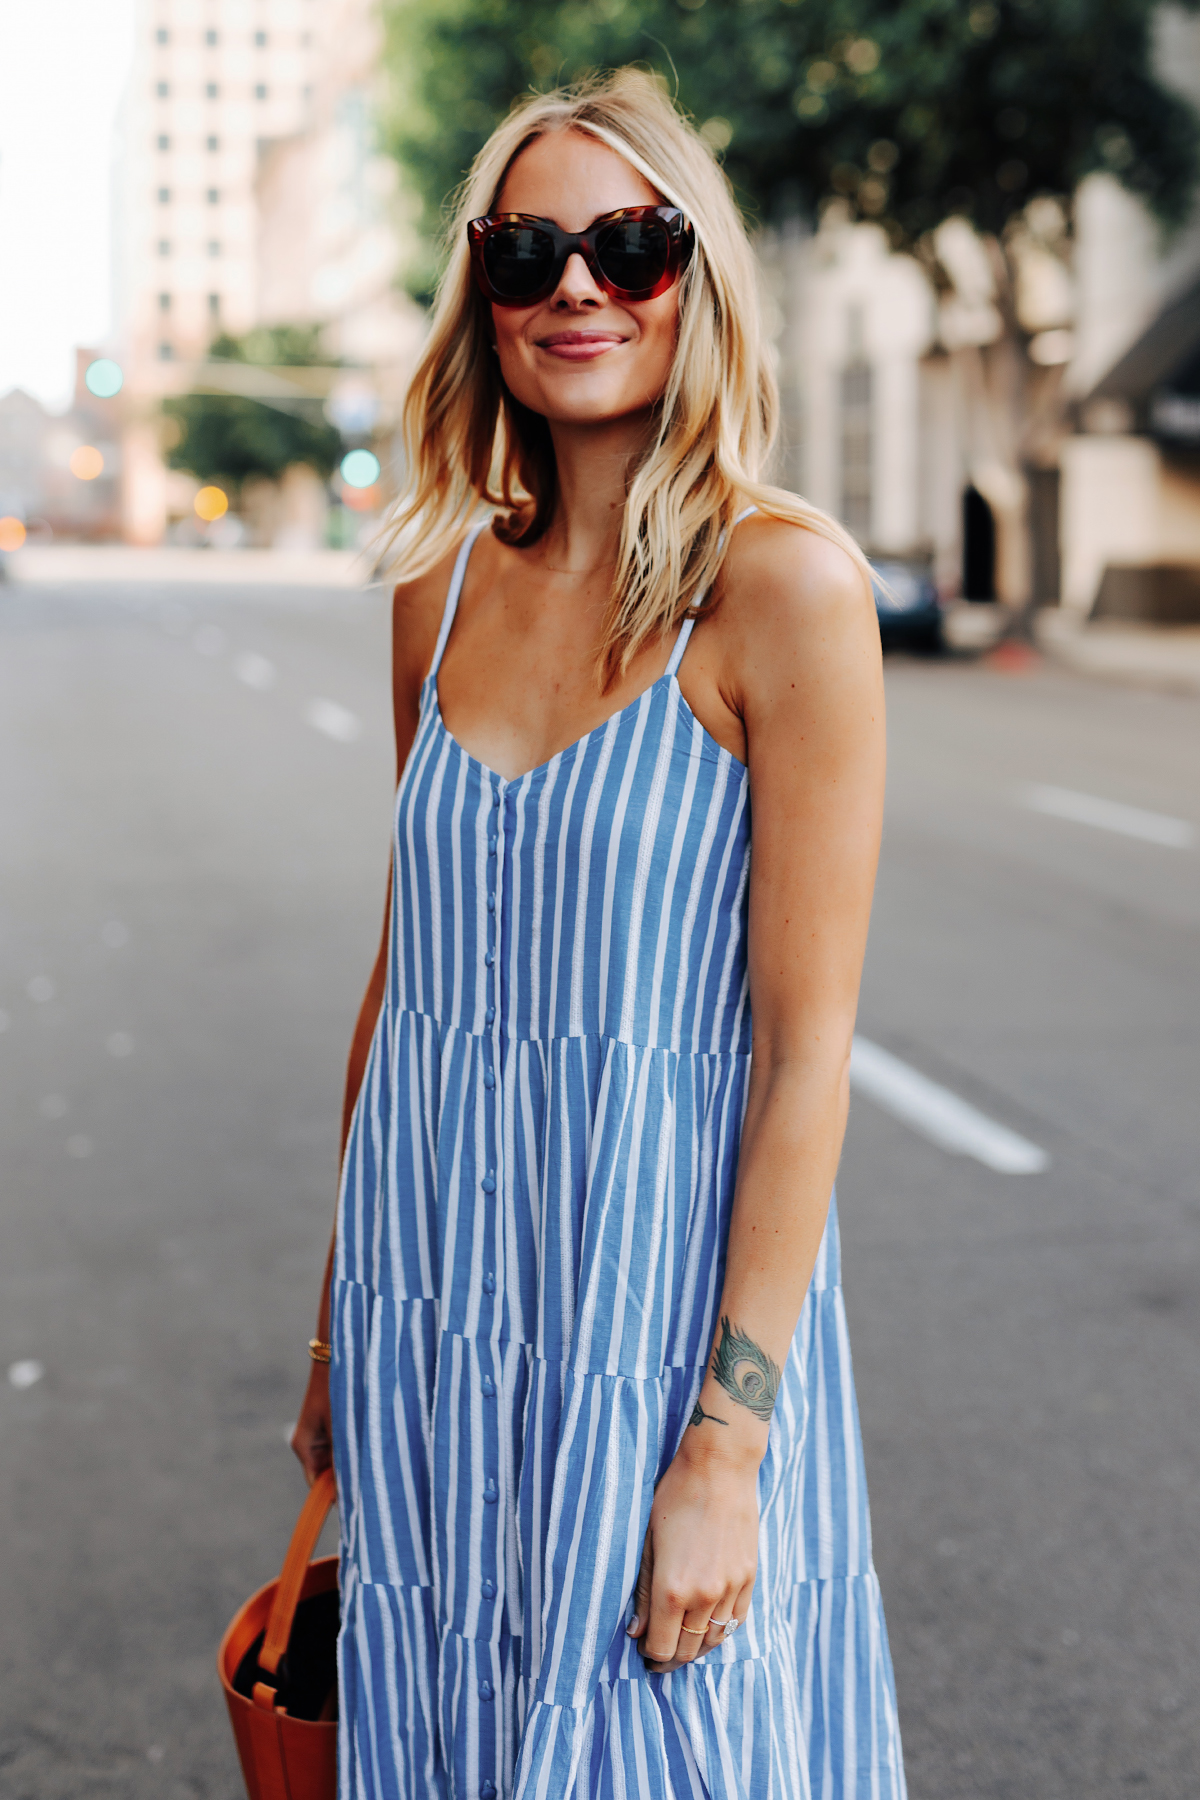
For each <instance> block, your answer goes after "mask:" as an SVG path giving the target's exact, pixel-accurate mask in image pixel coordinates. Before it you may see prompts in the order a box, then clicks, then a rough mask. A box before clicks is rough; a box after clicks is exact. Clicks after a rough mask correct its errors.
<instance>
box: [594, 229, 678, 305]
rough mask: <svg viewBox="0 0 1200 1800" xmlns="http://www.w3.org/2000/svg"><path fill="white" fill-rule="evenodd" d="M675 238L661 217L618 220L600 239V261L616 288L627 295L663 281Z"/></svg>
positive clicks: (598, 251) (597, 256)
mask: <svg viewBox="0 0 1200 1800" xmlns="http://www.w3.org/2000/svg"><path fill="white" fill-rule="evenodd" d="M670 254H671V241H670V239H669V237H668V236H667V228H666V226H665V225H664V224H663V222H662V220H661V219H617V220H616V221H615V222H614V223H613V224H612V225H608V226H606V227H605V229H604V230H603V231H602V232H601V233H600V234H599V235H598V237H597V239H596V260H597V261H598V262H599V264H600V267H601V269H602V270H603V272H604V274H605V276H606V277H607V278H608V280H609V281H611V282H612V284H613V286H614V287H618V288H622V289H623V290H624V291H625V292H626V293H627V294H636V293H640V292H643V291H645V290H646V289H647V288H652V287H654V286H655V284H656V283H657V282H659V281H661V280H662V277H663V274H664V272H665V271H666V267H667V262H668V260H669V258H670Z"/></svg>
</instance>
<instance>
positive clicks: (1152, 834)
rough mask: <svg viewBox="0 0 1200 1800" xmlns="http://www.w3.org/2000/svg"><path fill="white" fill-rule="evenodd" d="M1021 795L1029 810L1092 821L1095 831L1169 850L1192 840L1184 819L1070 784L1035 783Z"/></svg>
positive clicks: (1191, 828)
mask: <svg viewBox="0 0 1200 1800" xmlns="http://www.w3.org/2000/svg"><path fill="white" fill-rule="evenodd" d="M1021 798H1022V800H1023V802H1024V804H1025V805H1026V806H1028V807H1029V808H1031V810H1032V811H1033V812H1039V813H1046V814H1047V815H1048V816H1049V817H1050V818H1052V819H1070V820H1071V822H1072V824H1075V825H1094V826H1095V828H1096V829H1097V831H1116V832H1119V833H1120V835H1121V836H1122V837H1131V838H1140V839H1141V840H1142V842H1143V843H1146V844H1164V845H1166V847H1167V848H1168V849H1169V850H1190V849H1191V847H1192V845H1193V844H1194V843H1195V841H1196V827H1195V826H1194V825H1192V824H1190V823H1189V821H1188V820H1187V819H1173V818H1171V816H1170V815H1169V814H1168V813H1157V812H1147V811H1146V809H1145V808H1144V807H1141V806H1124V805H1122V804H1121V802H1120V801H1119V800H1102V799H1101V798H1100V796H1099V795H1098V794H1078V793H1076V792H1075V790H1074V788H1061V787H1047V786H1045V785H1042V784H1037V785H1035V786H1033V787H1027V788H1025V789H1024V791H1023V793H1022V795H1021Z"/></svg>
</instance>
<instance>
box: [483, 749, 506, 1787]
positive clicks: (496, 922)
mask: <svg viewBox="0 0 1200 1800" xmlns="http://www.w3.org/2000/svg"><path fill="white" fill-rule="evenodd" d="M503 809H504V793H503V783H500V784H499V785H497V786H496V787H494V788H493V790H492V816H491V818H490V819H489V821H488V840H487V849H488V854H487V860H486V862H485V864H484V869H485V871H486V876H485V881H486V890H487V891H486V895H485V899H486V905H487V915H486V917H487V940H486V942H487V948H486V953H485V956H484V964H485V966H486V968H487V971H488V973H487V976H486V978H485V981H486V1002H487V1004H486V1007H485V1010H484V1024H485V1030H484V1032H483V1036H482V1043H481V1063H482V1082H483V1090H484V1105H483V1115H484V1155H485V1158H486V1165H485V1168H484V1171H483V1173H482V1175H481V1177H480V1180H479V1187H480V1191H481V1196H482V1199H483V1204H484V1206H485V1209H486V1212H485V1222H484V1237H485V1241H486V1242H488V1243H489V1244H494V1243H496V1242H497V1241H498V1238H499V1235H500V1234H499V1231H498V1221H497V1212H496V1200H495V1196H496V1194H497V1193H498V1192H502V1190H501V1188H500V1182H499V1178H498V1176H499V1163H500V1138H501V1133H500V1106H499V1101H500V1091H499V1082H498V1072H499V1036H500V1033H499V1025H498V1020H499V1014H500V1006H499V990H500V969H499V958H500V924H501V917H502V909H503V876H504V859H503V852H502V838H503V817H504V810H503ZM479 1286H480V1290H481V1302H480V1304H481V1317H480V1327H481V1335H483V1331H484V1330H485V1329H486V1331H487V1336H488V1337H489V1338H491V1336H492V1329H493V1328H494V1325H495V1302H494V1296H495V1293H496V1286H497V1283H496V1271H495V1269H493V1268H490V1267H487V1266H486V1265H485V1266H484V1267H483V1268H482V1269H481V1270H480V1274H479ZM485 1320H486V1322H487V1324H486V1327H485ZM495 1348H496V1347H495V1344H494V1342H488V1343H486V1344H484V1343H481V1344H480V1360H479V1389H480V1393H481V1395H482V1397H483V1402H484V1443H485V1444H486V1446H487V1456H486V1463H485V1467H484V1470H483V1478H484V1479H483V1503H484V1506H485V1507H487V1508H490V1507H493V1506H498V1505H499V1502H500V1497H501V1483H500V1466H499V1465H500V1461H501V1457H500V1421H499V1418H498V1416H497V1413H496V1411H495V1410H494V1404H495V1400H496V1396H497V1393H498V1390H499V1382H498V1378H497V1371H496V1364H495ZM492 1517H493V1518H496V1515H495V1514H493V1515H492ZM497 1527H498V1529H497V1530H496V1531H492V1530H491V1529H487V1530H485V1533H484V1552H483V1567H482V1569H481V1571H480V1575H481V1579H480V1584H479V1593H480V1598H481V1600H482V1601H483V1603H484V1604H485V1606H486V1607H487V1613H486V1614H485V1615H484V1616H485V1619H486V1618H488V1617H489V1616H491V1617H494V1611H493V1608H494V1605H495V1603H496V1602H497V1597H498V1595H499V1591H500V1581H499V1569H498V1567H497V1556H498V1546H499V1541H500V1538H501V1537H502V1535H503V1533H502V1530H500V1529H499V1519H498V1518H497ZM478 1694H479V1698H480V1699H481V1700H490V1699H491V1698H492V1687H491V1684H490V1682H488V1681H487V1680H483V1681H481V1682H480V1683H479V1687H478ZM494 1791H495V1790H494V1789H493V1792H494Z"/></svg>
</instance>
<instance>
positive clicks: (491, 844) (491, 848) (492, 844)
mask: <svg viewBox="0 0 1200 1800" xmlns="http://www.w3.org/2000/svg"><path fill="white" fill-rule="evenodd" d="M495 854H496V834H495V832H493V833H492V835H491V837H490V838H489V839H488V855H489V856H495Z"/></svg>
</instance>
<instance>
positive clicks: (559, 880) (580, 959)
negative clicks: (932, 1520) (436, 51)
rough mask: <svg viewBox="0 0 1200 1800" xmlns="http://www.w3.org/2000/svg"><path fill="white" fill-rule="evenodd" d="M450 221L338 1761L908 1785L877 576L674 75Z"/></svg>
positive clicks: (411, 537)
mask: <svg viewBox="0 0 1200 1800" xmlns="http://www.w3.org/2000/svg"><path fill="white" fill-rule="evenodd" d="M451 245H452V247H451V253H450V257H449V261H448V265H447V268H446V273H445V277H444V279H443V282H442V287H441V292H440V295H439V298H438V302H437V307H436V310H435V313H434V317H433V322H432V328H431V331H430V335H429V340H428V344H427V346H426V349H425V352H424V355H423V358H422V361H421V364H420V368H419V370H418V372H417V375H416V378H415V380H414V382H413V386H412V390H411V394H410V397H409V401H408V413H407V427H408V438H409V445H410V458H411V470H412V486H411V491H410V493H409V496H408V498H407V501H406V503H405V505H404V507H403V509H402V511H401V513H400V515H399V517H398V520H397V542H398V543H399V544H400V545H401V546H402V549H401V556H402V564H401V568H402V573H403V580H402V581H401V583H400V585H399V586H398V587H397V589H396V594H395V651H394V667H393V672H394V683H395V715H396V743H397V758H398V766H399V788H398V792H397V796H396V810H395V827H394V835H393V857H392V873H391V886H390V892H389V900H388V913H387V922H386V925H385V929H384V934H383V942H382V943H381V945H380V950H379V958H378V961H377V963H376V965H375V971H374V973H373V975H372V977H371V981H370V985H369V987H368V989H367V995H366V999H365V1001H364V1003H363V1008H362V1014H361V1017H360V1019H359V1024H358V1029H357V1032H356V1034H355V1039H354V1046H353V1050H352V1053H351V1058H350V1072H349V1082H348V1088H347V1096H346V1139H345V1147H344V1156H343V1170H342V1184H341V1195H340V1202H339V1209H338V1222H337V1229H336V1234H335V1240H334V1246H333V1249H332V1251H331V1257H330V1271H329V1275H327V1280H326V1289H325V1293H324V1295H323V1298H322V1302H321V1311H320V1318H319V1325H318V1337H317V1338H316V1339H315V1340H314V1344H313V1350H314V1356H315V1357H316V1358H322V1359H327V1358H329V1357H330V1356H331V1357H332V1360H331V1361H330V1362H326V1361H316V1362H314V1367H313V1370H312V1376H311V1381H310V1385H309V1389H308V1393H307V1396H306V1400H305V1404H304V1409H303V1413H302V1417H301V1421H300V1424H299V1426H298V1427H297V1431H296V1436H295V1439H294V1443H295V1448H296V1451H297V1454H298V1455H299V1456H300V1458H301V1460H302V1461H303V1463H304V1464H305V1467H306V1470H307V1472H308V1474H309V1476H310V1478H311V1477H312V1475H313V1474H314V1473H315V1472H316V1471H317V1470H318V1469H319V1468H321V1467H322V1466H324V1465H325V1464H326V1463H327V1462H328V1461H329V1460H330V1456H331V1455H332V1459H333V1462H334V1465H335V1467H336V1471H337V1478H338V1489H339V1493H340V1503H341V1516H342V1618H343V1624H342V1636H341V1646H340V1658H341V1660H340V1721H341V1723H340V1777H339V1780H340V1793H341V1795H342V1797H343V1800H384V1796H388V1797H389V1800H390V1797H393V1796H401V1797H403V1800H429V1797H432V1796H445V1797H447V1800H450V1797H453V1800H494V1797H495V1796H498V1795H503V1796H505V1800H508V1797H510V1796H514V1797H517V1800H535V1797H536V1800H583V1797H588V1800H601V1797H602V1796H603V1797H606V1800H607V1797H608V1796H612V1797H614V1800H616V1797H617V1796H633V1797H637V1800H673V1797H676V1796H678V1797H679V1800H683V1797H684V1796H688V1800H693V1797H695V1796H703V1795H707V1796H712V1797H714V1800H734V1796H737V1797H738V1800H802V1797H807V1796H808V1795H809V1794H810V1793H811V1794H813V1795H824V1796H833V1797H835V1800H840V1797H841V1796H850V1795H853V1796H861V1797H862V1800H866V1796H868V1795H870V1796H872V1800H900V1796H902V1795H903V1793H904V1775H903V1769H902V1763H901V1755H900V1740H899V1734H898V1730H897V1725H896V1713H895V1699H894V1690H893V1683H892V1672H891V1665H890V1661H889V1656H888V1648H887V1638H886V1633H885V1629H884V1621H883V1612H882V1608H881V1604H880V1597H879V1589H878V1584H877V1581H876V1577H875V1573H874V1569H873V1567H872V1564H871V1555H870V1533H869V1525H868V1518H867V1504H866V1492H865V1485H864V1478H863V1469H862V1455H861V1448H860V1443H859V1434H858V1423H857V1415H856V1410H855V1400H854V1390H853V1384H852V1377H851V1371H850V1358H849V1349H848V1344H847V1338H846V1329H845V1320H844V1315H843V1311H842V1303H841V1294H840V1288H839V1284H838V1240H837V1227H836V1221H835V1218H834V1217H833V1215H832V1213H831V1211H830V1204H831V1203H830V1194H831V1189H832V1185H833V1177H834V1171H835V1168H836V1165H837V1161H838V1154H839V1150H840V1147H841V1141H842V1132H843V1127H844V1124H845V1118H846V1106H847V1065H848V1061H849V1053H850V1039H851V1032H852V1029H853V1024H854V1014H855V1006H856V1000H857V991H858V983H859V973H860V967H861V963H862V957H863V949H864V944H865V941H866V932H867V917H868V912H869V908H870V901H871V891H872V884H873V880H874V872H875V861H876V853H877V847H878V840H879V830H880V813H881V806H882V799H883V779H884V733H883V693H882V685H881V677H880V654H879V634H878V630H877V627H876V623H875V612H874V607H873V604H872V599H871V594H870V590H869V586H868V581H867V578H866V573H865V565H864V562H863V558H862V556H861V553H860V552H859V551H858V549H857V548H856V546H855V545H854V544H853V543H852V542H851V541H850V540H849V539H848V538H847V537H846V535H845V533H844V532H843V531H842V530H841V529H840V528H839V527H838V526H837V525H836V524H834V523H833V522H832V521H831V520H829V519H827V518H825V517H824V516H823V515H821V514H820V513H818V512H816V511H815V510H814V509H813V508H811V507H809V506H807V505H805V504H804V503H803V502H802V501H800V500H798V499H797V498H795V496H793V495H790V494H785V493H782V492H780V491H779V490H778V489H775V488H772V487H768V486H765V485H763V481H762V469H763V464H764V459H765V457H766V455H767V452H768V449H769V447H770V441H771V436H772V431H773V427H774V423H775V394H774V389H773V386H772V381H771V377H770V374H769V372H768V366H767V363H766V359H765V352H764V348H763V345H762V342H761V339H760V335H759V324H758V314H757V300H756V293H755V281H754V269H753V263H752V259H751V253H750V249H749V245H748V243H747V240H746V236H745V233H744V230H743V227H742V224H741V222H740V219H739V217H738V214H737V212H736V209H735V207H734V205H733V202H732V200H731V197H730V193H729V189H728V187H727V185H726V182H725V180H724V178H723V176H722V175H721V173H720V171H719V169H718V167H717V165H716V164H715V163H714V161H713V159H712V157H711V155H710V153H709V151H708V149H707V147H706V146H705V145H704V143H703V142H702V141H701V139H700V138H699V137H698V136H697V134H696V133H695V132H693V131H692V130H691V129H690V127H689V126H688V125H687V124H686V123H684V122H683V121H682V120H681V119H680V117H679V116H678V115H677V113H676V112H675V111H674V109H673V108H672V107H671V105H670V104H669V102H668V101H667V100H666V99H665V98H664V96H663V95H662V93H661V92H660V90H659V89H658V88H657V87H656V86H655V85H654V84H653V83H652V82H651V81H650V80H649V79H648V78H647V77H645V76H642V75H638V74H635V73H632V72H629V71H625V72H622V73H620V74H618V75H616V76H613V77H612V78H610V79H609V80H607V81H603V82H594V83H591V84H588V85H587V86H585V87H583V88H580V89H575V90H572V91H570V92H563V93H558V94H553V95H550V96H548V97H546V98H542V99H537V100H534V101H532V102H531V103H530V104H528V105H527V106H526V107H525V108H524V109H523V110H521V111H519V112H518V113H516V114H515V115H514V116H513V117H511V118H510V119H508V120H507V121H506V122H505V124H503V125H502V126H500V127H499V129H498V130H497V131H496V132H495V134H494V135H493V137H492V139H491V140H490V142H489V143H488V144H487V146H486V147H485V148H484V150H483V151H482V152H481V154H480V156H479V159H478V161H477V163H476V166H475V169H474V171H473V173H472V175H471V178H470V181H469V183H468V184H467V187H466V191H465V197H464V198H463V201H462V204H461V207H460V209H459V217H458V220H457V223H456V225H455V226H454V229H453V236H452V240H451ZM748 512H749V514H750V515H751V516H749V517H747V516H746V515H747V513H748ZM473 521H477V522H473ZM739 521H741V522H739ZM752 808H753V856H752V855H751V809H752Z"/></svg>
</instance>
